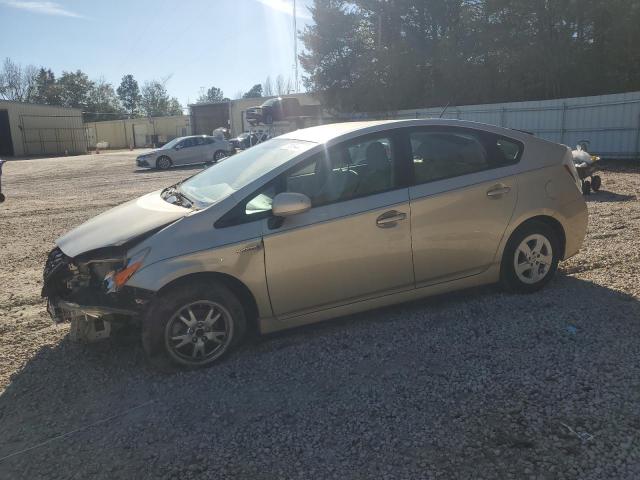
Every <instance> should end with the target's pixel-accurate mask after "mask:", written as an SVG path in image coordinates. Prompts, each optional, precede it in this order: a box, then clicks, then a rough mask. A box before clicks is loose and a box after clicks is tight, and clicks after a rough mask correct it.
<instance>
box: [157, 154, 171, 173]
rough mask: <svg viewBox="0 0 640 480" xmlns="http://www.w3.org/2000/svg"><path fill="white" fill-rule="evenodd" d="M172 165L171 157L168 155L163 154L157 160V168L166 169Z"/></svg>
mask: <svg viewBox="0 0 640 480" xmlns="http://www.w3.org/2000/svg"><path fill="white" fill-rule="evenodd" d="M169 167H171V159H170V158H169V157H167V156H162V157H160V158H159V159H158V160H157V161H156V168H158V170H166V169H168V168H169Z"/></svg>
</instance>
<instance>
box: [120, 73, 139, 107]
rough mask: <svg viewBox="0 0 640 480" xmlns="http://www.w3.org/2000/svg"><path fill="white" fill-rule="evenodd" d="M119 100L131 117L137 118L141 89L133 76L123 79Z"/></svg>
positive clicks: (129, 75) (126, 76)
mask: <svg viewBox="0 0 640 480" xmlns="http://www.w3.org/2000/svg"><path fill="white" fill-rule="evenodd" d="M117 93H118V98H119V99H120V102H121V103H122V106H123V107H124V108H125V110H126V111H127V113H128V114H129V116H130V117H135V116H136V114H137V113H138V110H139V108H140V99H141V96H140V87H139V86H138V82H137V81H136V79H135V78H133V75H131V74H128V75H125V76H124V77H122V81H121V82H120V86H119V87H118V89H117Z"/></svg>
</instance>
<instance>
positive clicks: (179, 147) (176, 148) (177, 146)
mask: <svg viewBox="0 0 640 480" xmlns="http://www.w3.org/2000/svg"><path fill="white" fill-rule="evenodd" d="M181 148H182V145H176V146H175V147H173V149H174V150H180V149H181Z"/></svg>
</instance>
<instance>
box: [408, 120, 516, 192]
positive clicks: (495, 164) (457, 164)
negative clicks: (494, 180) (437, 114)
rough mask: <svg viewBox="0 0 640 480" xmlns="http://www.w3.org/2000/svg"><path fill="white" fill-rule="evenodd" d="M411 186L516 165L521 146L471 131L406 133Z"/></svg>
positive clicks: (417, 131) (490, 135) (485, 133)
mask: <svg viewBox="0 0 640 480" xmlns="http://www.w3.org/2000/svg"><path fill="white" fill-rule="evenodd" d="M410 143H411V152H412V159H413V173H414V179H415V183H417V184H421V183H428V182H434V181H437V180H443V179H446V178H453V177H459V176H462V175H468V174H471V173H476V172H481V171H484V170H490V169H493V168H499V167H504V166H507V165H511V164H513V163H516V162H518V160H519V159H520V156H521V154H522V145H521V144H520V143H519V142H516V141H515V140H510V139H507V138H504V137H500V136H498V135H493V134H490V133H487V132H480V131H476V130H472V129H424V130H415V131H412V132H411V133H410Z"/></svg>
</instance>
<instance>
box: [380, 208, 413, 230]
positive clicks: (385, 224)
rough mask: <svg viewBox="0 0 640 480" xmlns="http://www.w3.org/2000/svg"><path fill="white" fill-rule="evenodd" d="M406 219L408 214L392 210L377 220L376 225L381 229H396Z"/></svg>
mask: <svg viewBox="0 0 640 480" xmlns="http://www.w3.org/2000/svg"><path fill="white" fill-rule="evenodd" d="M405 218H407V214H406V213H403V212H398V211H396V210H390V211H388V212H384V213H383V214H382V215H380V216H379V217H378V218H377V219H376V225H377V226H378V227H380V228H390V227H395V226H396V224H397V223H398V222H399V221H401V220H404V219H405Z"/></svg>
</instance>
